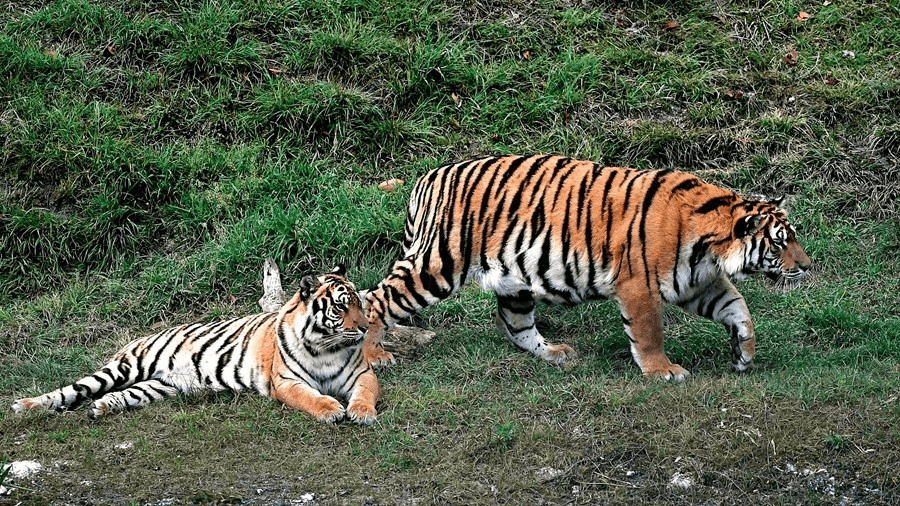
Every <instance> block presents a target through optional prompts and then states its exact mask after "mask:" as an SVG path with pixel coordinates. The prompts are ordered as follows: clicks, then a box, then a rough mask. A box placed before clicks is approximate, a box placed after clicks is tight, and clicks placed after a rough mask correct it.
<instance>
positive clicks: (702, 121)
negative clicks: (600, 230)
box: [0, 0, 900, 504]
mask: <svg viewBox="0 0 900 506" xmlns="http://www.w3.org/2000/svg"><path fill="white" fill-rule="evenodd" d="M595 3H596V2H595ZM801 11H805V12H808V13H809V14H811V17H810V18H809V19H808V20H806V21H797V20H796V18H797V16H798V14H799V13H800V12H801ZM669 21H675V22H677V23H678V26H677V27H674V28H666V26H665V25H664V23H666V22H669ZM788 46H790V47H791V48H793V50H794V51H796V52H797V59H796V62H793V63H792V62H789V61H785V59H784V57H785V55H787V54H788V52H789V49H788ZM847 51H852V52H853V56H852V57H849V56H846V55H848V54H849V53H846V52H847ZM898 58H900V6H898V5H897V3H896V2H887V3H885V2H880V3H879V2H868V1H864V0H863V1H858V0H851V1H848V2H831V3H830V4H829V5H827V6H826V5H822V3H821V2H818V3H815V4H810V3H797V2H790V1H778V2H769V3H764V4H758V3H746V2H725V3H708V2H700V1H688V2H624V3H623V2H619V3H616V4H615V5H604V4H602V3H600V4H597V5H588V3H584V2H582V3H577V2H576V3H571V2H569V3H560V2H551V1H549V0H541V1H538V2H522V1H505V2H493V3H491V2H475V3H472V2H460V1H425V2H419V3H411V2H402V1H399V0H332V1H324V2H323V1H312V0H284V1H269V0H259V1H250V2H228V1H215V0H209V1H204V2H187V3H186V2H171V1H160V2H150V3H147V2H136V1H132V0H111V1H103V2H88V1H85V0H60V1H57V2H49V3H48V2H17V3H12V4H10V5H8V6H5V7H3V8H2V10H0V104H2V105H0V146H2V148H0V177H2V179H0V405H8V404H9V403H10V402H12V400H14V399H15V398H18V397H21V396H24V395H32V394H37V393H40V392H43V391H46V390H49V389H52V388H55V387H57V386H59V385H61V384H63V383H65V382H68V381H71V380H72V379H75V378H76V377H78V376H80V375H83V374H85V373H89V372H91V371H93V369H94V368H95V367H96V366H97V365H98V364H100V363H101V362H103V361H105V359H106V358H108V357H109V355H110V354H111V353H113V352H114V351H115V350H116V349H117V348H118V347H119V346H121V345H122V344H124V343H125V342H127V341H129V340H131V339H133V338H135V337H138V336H142V335H146V334H148V333H150V332H151V327H153V328H156V327H154V326H155V325H157V324H162V325H175V324H180V323H186V322H189V321H195V320H203V321H211V320H214V319H218V318H224V317H228V316H233V315H241V314H247V313H250V312H253V311H256V309H257V308H256V304H255V302H254V301H256V300H257V299H258V298H259V292H260V268H261V265H262V262H263V260H264V258H265V257H267V256H273V257H274V258H275V259H276V260H277V262H278V263H279V265H280V266H281V268H282V272H283V275H284V281H285V285H286V288H287V289H289V290H290V289H292V288H293V287H295V282H296V280H297V279H299V277H300V276H302V275H303V274H304V273H306V272H309V271H322V270H330V269H331V268H332V267H333V266H334V264H336V263H338V262H343V263H345V264H347V265H348V267H349V268H350V277H351V279H353V280H354V281H355V282H357V284H358V285H359V286H361V287H369V286H372V285H374V284H375V283H377V282H378V281H379V280H380V279H381V276H382V275H383V274H384V272H385V271H386V270H387V269H388V267H389V265H390V262H391V260H392V259H393V258H394V257H395V255H396V254H397V250H398V243H399V240H400V236H401V234H402V227H403V218H404V216H403V213H404V208H405V204H406V198H407V196H408V194H409V189H410V187H411V185H412V182H413V181H414V180H415V179H416V177H417V176H419V175H421V174H422V173H424V172H425V171H426V170H428V169H430V168H432V167H435V166H437V165H439V164H441V163H444V162H447V161H452V160H457V159H463V158H468V157H471V156H476V155H484V154H503V153H510V152H514V153H535V152H545V153H559V154H565V155H569V156H576V157H582V158H589V159H593V160H596V161H598V162H602V163H606V164H611V165H631V166H638V167H653V168H661V167H673V168H678V169H681V170H686V171H690V172H694V173H697V174H698V175H701V176H702V177H704V178H707V179H708V180H711V181H714V182H717V183H720V184H723V185H726V186H728V187H731V188H734V189H736V190H738V191H740V192H742V193H744V194H747V195H759V194H762V195H768V196H778V195H781V194H785V193H787V194H790V195H792V196H793V197H794V198H793V201H792V205H791V209H792V210H791V216H792V221H793V222H795V223H796V224H797V226H798V228H799V229H800V235H801V240H802V242H803V244H804V245H805V247H806V250H807V252H808V253H809V254H810V256H811V258H812V260H813V262H814V264H815V269H816V272H815V277H814V279H813V280H812V281H811V282H810V283H807V284H806V285H804V286H803V287H801V288H800V289H798V290H796V291H793V292H790V293H778V292H772V291H769V289H768V288H767V286H766V284H765V283H764V282H763V281H762V280H749V281H745V282H741V283H739V288H740V290H741V291H742V293H744V295H745V296H746V297H747V299H748V302H749V305H750V308H751V312H752V314H753V317H754V323H755V325H756V329H757V333H758V334H759V353H758V358H757V363H758V368H757V370H755V371H753V372H752V373H750V374H747V375H741V376H738V375H735V374H734V373H732V372H730V371H729V367H728V362H729V358H728V351H727V337H726V335H725V333H724V332H723V330H722V329H721V328H719V327H718V326H717V325H715V324H713V323H710V322H706V321H702V320H699V319H695V318H691V317H688V316H686V315H684V314H682V313H681V312H679V311H671V312H670V313H669V328H668V337H669V341H668V343H667V351H668V353H669V355H670V357H671V358H672V359H673V360H675V361H678V362H680V363H681V364H682V365H684V366H685V367H687V368H688V369H689V370H690V371H691V372H692V374H693V376H692V377H691V379H690V380H689V381H688V382H686V383H684V384H681V385H668V384H663V383H660V382H654V381H648V380H646V379H644V378H643V377H641V376H640V374H639V372H638V370H637V368H636V367H635V366H634V365H633V363H632V361H631V359H630V356H629V354H628V351H627V341H626V339H625V337H624V335H623V332H622V329H621V322H620V320H619V316H618V311H617V309H616V307H615V305H614V304H610V303H606V304H592V305H584V306H580V307H577V308H563V307H541V308H539V312H538V316H539V319H538V325H539V327H540V328H541V330H542V332H543V333H544V334H545V335H547V336H548V338H550V339H551V340H554V341H559V342H566V343H568V344H571V345H573V346H574V347H575V348H576V349H577V351H578V352H579V356H580V359H579V362H578V363H576V364H575V365H574V366H572V367H571V368H569V369H565V370H560V369H555V368H551V367H547V366H546V365H544V364H543V363H538V361H537V360H535V359H533V358H531V357H529V356H525V355H523V354H521V353H518V352H516V351H515V350H514V349H513V347H512V346H511V345H509V344H508V343H507V342H506V341H505V340H503V339H502V338H501V337H500V336H499V334H498V333H496V331H495V330H494V329H493V323H492V320H493V312H494V310H495V302H494V299H493V296H492V295H490V294H484V293H481V292H480V291H479V290H478V289H477V288H474V287H467V288H466V289H464V290H462V291H461V293H460V295H458V296H456V297H454V298H453V299H451V300H449V301H446V302H444V303H442V304H440V305H438V306H435V307H432V308H429V309H427V310H426V311H424V312H423V313H422V314H421V315H419V316H418V317H417V318H416V320H415V322H416V324H418V325H421V326H425V327H428V328H431V329H434V330H436V331H437V333H438V334H437V336H436V337H435V339H434V341H433V342H432V343H431V344H429V345H428V346H427V347H425V348H424V349H422V350H417V351H416V353H414V354H413V356H412V358H409V359H408V360H406V361H404V362H403V363H401V364H398V365H397V366H395V367H393V368H390V369H387V370H383V371H381V372H380V373H379V377H380V379H381V382H382V385H383V389H384V393H383V395H382V398H381V400H380V401H379V405H378V408H379V411H380V412H381V416H380V419H379V423H378V424H377V425H376V426H374V427H371V428H365V429H361V428H359V427H355V426H350V425H349V424H342V425H338V426H336V427H324V426H321V425H319V424H317V423H315V422H314V421H313V420H311V419H310V418H309V417H307V416H305V415H303V414H301V413H294V412H287V411H283V410H281V409H280V408H279V406H277V405H276V404H275V403H273V402H271V401H269V400H266V399H261V398H256V397H253V396H247V395H240V396H235V395H232V394H223V395H215V396H212V395H210V396H201V397H199V398H196V399H176V400H171V401H167V402H163V403H160V404H159V405H157V406H153V407H150V408H147V409H143V410H140V411H137V412H130V413H126V414H123V415H121V416H116V417H112V418H109V419H107V420H104V421H102V422H99V423H98V424H91V423H88V422H87V420H86V419H84V418H83V417H82V416H81V415H82V412H81V411H79V412H76V413H74V414H69V415H65V416H50V415H39V414H28V415H26V416H14V415H12V414H11V412H10V411H8V410H4V411H0V428H2V430H0V459H8V460H10V461H16V460H38V461H41V462H42V463H43V464H44V465H45V466H46V467H48V468H51V469H52V471H48V472H47V473H45V474H43V475H41V477H40V478H38V479H36V481H34V483H32V482H31V481H28V482H26V483H14V485H17V486H24V487H27V488H28V489H30V491H26V490H24V489H19V490H18V491H17V492H14V494H16V495H15V496H14V497H13V499H14V500H16V501H18V500H21V501H24V502H25V503H28V502H34V503H37V504H50V503H56V502H66V501H71V500H72V499H71V498H72V497H84V498H86V499H85V500H86V501H88V502H92V503H97V504H120V503H122V502H123V501H131V502H133V503H135V504H145V503H151V504H156V503H157V502H159V501H161V500H164V499H166V498H175V499H177V500H178V501H180V502H181V503H182V504H192V503H193V504H228V503H235V502H236V501H245V502H250V500H251V499H259V500H260V501H268V502H269V503H276V502H277V501H282V502H288V501H290V500H292V499H298V498H299V497H300V496H301V495H302V494H304V493H313V494H315V501H316V502H317V503H318V504H347V503H353V504H360V503H369V504H394V503H402V504H422V503H454V504H473V503H499V502H505V503H535V502H537V501H538V500H543V501H545V502H547V503H551V504H558V503H566V502H576V503H608V504H649V503H660V502H661V503H667V502H674V501H676V500H678V501H684V500H685V499H687V501H688V502H691V503H698V504H702V503H707V504H746V503H748V502H752V501H762V502H765V503H767V504H797V503H822V504H831V503H837V502H839V501H840V500H841V497H843V496H847V497H850V498H851V499H852V500H854V501H856V502H857V503H859V504H881V503H889V502H890V498H891V497H892V496H895V495H896V494H898V493H900V492H898V490H900V474H898V473H897V471H896V469H897V466H898V464H900V454H898V453H897V450H896V449H895V444H894V442H895V441H896V440H897V439H898V438H900V432H898V429H897V427H900V423H898V422H900V403H898V402H897V391H898V388H897V387H898V385H900V369H898V365H897V364H898V360H900V345H898V343H900V311H898V305H897V295H896V294H897V293H900V267H898V265H900V257H898V253H897V251H898V247H900V223H898V220H897V216H898V213H900V186H898V184H897V181H898V180H900V172H898V169H897V167H898V165H900V164H898V162H900V160H898V156H900V155H898V153H900V130H898V127H897V125H898V124H900V117H898V112H897V111H900V99H898V97H900V93H898V84H897V83H900V70H898V68H900V67H898V65H897V64H896V63H897V59H898ZM392 178H401V179H404V180H405V181H406V184H405V185H404V186H402V187H401V188H400V189H399V191H396V192H392V193H386V192H383V191H381V190H379V189H378V187H377V184H378V183H379V182H381V181H384V180H387V179H392ZM125 441H128V442H132V443H133V447H132V449H131V450H128V451H123V450H120V449H116V447H115V445H117V444H119V443H122V442H125ZM788 464H790V466H795V467H796V468H797V469H798V471H797V472H791V471H788V469H789V468H790V466H789V465H788ZM545 468H547V469H551V470H552V472H550V473H549V474H548V473H547V472H541V470H542V469H545ZM803 469H810V470H812V471H818V470H820V469H825V470H826V472H827V477H834V478H835V485H834V486H835V490H836V493H835V494H834V495H831V494H830V493H829V492H828V490H827V488H826V487H825V485H823V483H826V482H827V477H824V478H823V476H826V475H824V474H822V473H819V474H815V473H812V474H807V475H804V474H803V473H802V470H803ZM545 470H546V469H545ZM674 473H682V474H686V475H689V476H691V477H692V479H693V480H694V481H695V486H693V487H692V488H690V489H688V490H687V491H682V490H678V489H674V488H672V487H671V486H668V483H669V481H670V480H671V478H672V476H673V475H674ZM5 479H6V480H7V481H8V480H9V478H5ZM14 481H20V480H14ZM82 482H84V483H82ZM88 482H90V483H89V484H85V483H88ZM257 490H261V491H262V492H260V493H259V494H257V492H256V491H257ZM101 491H104V492H101ZM68 494H72V495H68ZM123 498H124V499H123Z"/></svg>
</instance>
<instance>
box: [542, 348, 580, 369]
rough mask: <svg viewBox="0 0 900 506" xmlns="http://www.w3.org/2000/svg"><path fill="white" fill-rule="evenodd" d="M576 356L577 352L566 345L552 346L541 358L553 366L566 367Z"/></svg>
mask: <svg viewBox="0 0 900 506" xmlns="http://www.w3.org/2000/svg"><path fill="white" fill-rule="evenodd" d="M575 356H576V353H575V350H573V349H572V347H571V346H569V345H566V344H551V345H549V346H547V349H546V350H544V352H543V353H541V354H540V357H541V358H542V359H544V360H546V361H547V362H550V363H551V364H553V365H564V364H566V363H567V362H569V361H571V360H573V359H574V358H575Z"/></svg>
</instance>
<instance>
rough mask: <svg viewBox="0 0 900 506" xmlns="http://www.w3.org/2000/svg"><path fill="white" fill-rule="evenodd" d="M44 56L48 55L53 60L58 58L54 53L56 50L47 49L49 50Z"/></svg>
mask: <svg viewBox="0 0 900 506" xmlns="http://www.w3.org/2000/svg"><path fill="white" fill-rule="evenodd" d="M44 54H45V55H47V56H49V57H51V58H55V57H56V51H54V50H52V49H47V50H45V51H44Z"/></svg>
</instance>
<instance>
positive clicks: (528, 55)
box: [522, 50, 531, 60]
mask: <svg viewBox="0 0 900 506" xmlns="http://www.w3.org/2000/svg"><path fill="white" fill-rule="evenodd" d="M522 58H525V59H526V60H527V59H529V58H531V51H528V50H525V51H522Z"/></svg>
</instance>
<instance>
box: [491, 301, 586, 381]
mask: <svg viewBox="0 0 900 506" xmlns="http://www.w3.org/2000/svg"><path fill="white" fill-rule="evenodd" d="M534 308H535V301H534V298H533V297H532V296H531V293H530V292H528V291H527V290H523V291H520V292H519V293H518V294H516V295H500V294H497V317H496V319H495V320H494V321H495V322H496V324H497V329H499V330H500V333H501V334H503V335H504V336H505V337H506V338H507V339H509V341H510V342H512V343H513V344H514V345H516V347H517V348H519V349H520V350H524V351H527V352H529V353H531V354H532V355H534V356H536V357H540V358H542V359H544V360H546V361H547V362H550V363H551V364H556V365H562V364H565V363H566V361H568V360H569V359H572V358H574V357H575V350H573V349H572V348H571V347H570V346H568V345H565V344H550V343H548V342H547V341H545V340H544V336H542V335H541V334H540V332H538V330H537V327H535V325H534Z"/></svg>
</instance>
